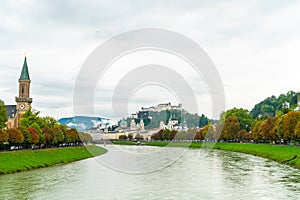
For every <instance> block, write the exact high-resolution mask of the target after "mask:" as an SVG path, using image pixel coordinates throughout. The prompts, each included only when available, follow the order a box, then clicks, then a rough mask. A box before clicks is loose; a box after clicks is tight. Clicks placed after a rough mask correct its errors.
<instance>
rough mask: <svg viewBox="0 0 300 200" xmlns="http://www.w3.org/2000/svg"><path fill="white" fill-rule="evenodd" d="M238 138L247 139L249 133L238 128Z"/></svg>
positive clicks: (248, 138)
mask: <svg viewBox="0 0 300 200" xmlns="http://www.w3.org/2000/svg"><path fill="white" fill-rule="evenodd" d="M238 139H239V140H241V141H249V140H250V133H249V132H247V131H246V130H240V131H239V132H238Z"/></svg>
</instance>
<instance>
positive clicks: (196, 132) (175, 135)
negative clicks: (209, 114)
mask: <svg viewBox="0 0 300 200" xmlns="http://www.w3.org/2000/svg"><path fill="white" fill-rule="evenodd" d="M219 135H220V134H218V129H216V127H215V126H213V125H212V124H211V123H209V124H208V125H206V126H204V127H202V128H200V129H198V128H189V129H188V131H176V130H169V129H164V130H163V129H161V130H159V131H158V132H157V133H155V134H153V135H152V136H151V139H152V140H155V141H165V140H167V141H172V140H173V141H186V140H193V141H194V140H196V141H203V140H206V141H215V140H217V139H218V138H219Z"/></svg>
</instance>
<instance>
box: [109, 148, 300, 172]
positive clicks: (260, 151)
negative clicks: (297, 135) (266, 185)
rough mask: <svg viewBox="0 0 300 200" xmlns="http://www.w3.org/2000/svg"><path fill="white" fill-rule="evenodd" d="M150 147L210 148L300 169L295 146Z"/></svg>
mask: <svg viewBox="0 0 300 200" xmlns="http://www.w3.org/2000/svg"><path fill="white" fill-rule="evenodd" d="M114 144H118V145H122V144H123V145H132V144H135V143H134V142H124V143H123V142H114ZM144 144H145V145H149V146H159V147H164V146H167V145H168V146H170V147H189V148H201V147H202V146H203V145H205V146H203V147H208V148H213V149H220V150H226V151H235V152H240V153H247V154H252V155H255V156H259V157H263V158H267V159H270V160H273V161H277V162H280V163H283V164H288V165H291V166H294V167H296V168H299V169H300V148H299V147H293V146H279V145H270V144H252V143H251V144H248V143H216V144H214V143H201V142H192V143H186V142H146V143H144Z"/></svg>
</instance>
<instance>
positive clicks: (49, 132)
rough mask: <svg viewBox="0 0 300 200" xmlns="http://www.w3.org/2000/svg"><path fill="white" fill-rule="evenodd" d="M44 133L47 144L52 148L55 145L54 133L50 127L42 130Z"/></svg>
mask: <svg viewBox="0 0 300 200" xmlns="http://www.w3.org/2000/svg"><path fill="white" fill-rule="evenodd" d="M42 133H43V135H44V136H45V144H46V145H48V146H50V145H52V144H53V139H54V138H53V131H52V130H51V129H50V128H49V127H48V126H46V127H44V128H43V129H42Z"/></svg>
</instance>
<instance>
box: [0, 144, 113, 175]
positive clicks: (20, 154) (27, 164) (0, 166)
mask: <svg viewBox="0 0 300 200" xmlns="http://www.w3.org/2000/svg"><path fill="white" fill-rule="evenodd" d="M106 152H107V150H106V149H103V148H101V147H98V146H96V145H90V146H78V147H68V148H53V149H42V150H22V151H12V152H1V153H0V174H9V173H15V172H20V171H27V170H31V169H37V168H42V167H49V166H53V165H57V164H64V163H70V162H74V161H78V160H82V159H85V158H91V157H94V156H98V155H101V154H104V153H106Z"/></svg>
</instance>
